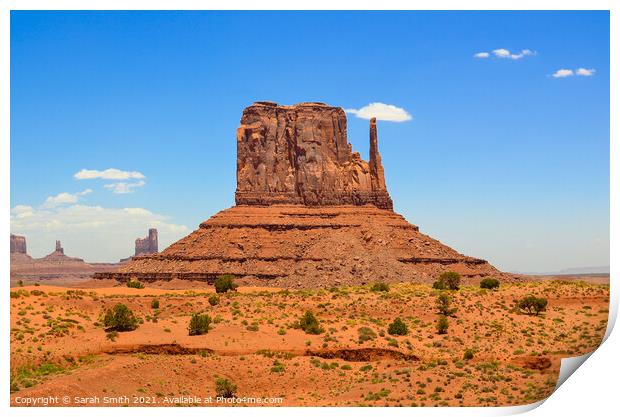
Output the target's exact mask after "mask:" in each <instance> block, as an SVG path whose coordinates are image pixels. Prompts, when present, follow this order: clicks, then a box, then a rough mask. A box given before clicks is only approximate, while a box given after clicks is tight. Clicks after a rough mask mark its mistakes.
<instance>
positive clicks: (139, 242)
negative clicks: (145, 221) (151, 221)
mask: <svg viewBox="0 0 620 417" xmlns="http://www.w3.org/2000/svg"><path fill="white" fill-rule="evenodd" d="M157 252H159V247H158V236H157V229H154V228H151V229H149V232H148V235H147V236H146V237H144V238H137V239H136V243H135V249H134V256H139V255H148V254H151V253H157ZM132 258H133V257H132V256H130V257H128V258H123V259H121V260H120V261H119V262H121V263H124V262H129V261H130V260H131V259H132Z"/></svg>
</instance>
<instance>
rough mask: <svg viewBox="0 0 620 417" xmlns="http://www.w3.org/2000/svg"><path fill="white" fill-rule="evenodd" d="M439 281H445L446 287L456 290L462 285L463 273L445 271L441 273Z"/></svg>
mask: <svg viewBox="0 0 620 417" xmlns="http://www.w3.org/2000/svg"><path fill="white" fill-rule="evenodd" d="M439 281H440V282H443V284H444V286H445V288H446V289H448V290H453V291H456V290H458V289H459V286H460V285H461V275H460V274H459V273H458V272H453V271H449V272H444V273H443V274H441V275H439Z"/></svg>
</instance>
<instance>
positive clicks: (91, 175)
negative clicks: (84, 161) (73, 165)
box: [73, 168, 146, 180]
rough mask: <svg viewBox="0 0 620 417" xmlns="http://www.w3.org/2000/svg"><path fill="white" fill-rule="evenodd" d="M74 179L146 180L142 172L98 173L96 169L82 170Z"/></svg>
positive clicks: (117, 170)
mask: <svg viewBox="0 0 620 417" xmlns="http://www.w3.org/2000/svg"><path fill="white" fill-rule="evenodd" d="M73 177H74V178H75V179H76V180H93V179H97V178H100V179H104V180H129V179H138V180H140V179H144V178H146V177H145V176H144V174H142V173H141V172H138V171H121V170H120V169H116V168H108V169H106V170H103V171H98V170H96V169H82V170H80V171H79V172H76V173H75V174H74V175H73Z"/></svg>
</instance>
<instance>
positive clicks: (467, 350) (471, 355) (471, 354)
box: [463, 349, 474, 361]
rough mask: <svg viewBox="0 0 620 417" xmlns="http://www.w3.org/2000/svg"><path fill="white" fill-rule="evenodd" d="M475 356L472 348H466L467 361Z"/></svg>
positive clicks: (465, 357)
mask: <svg viewBox="0 0 620 417" xmlns="http://www.w3.org/2000/svg"><path fill="white" fill-rule="evenodd" d="M473 358H474V351H473V350H472V349H465V353H463V359H465V360H466V361H468V360H470V359H473Z"/></svg>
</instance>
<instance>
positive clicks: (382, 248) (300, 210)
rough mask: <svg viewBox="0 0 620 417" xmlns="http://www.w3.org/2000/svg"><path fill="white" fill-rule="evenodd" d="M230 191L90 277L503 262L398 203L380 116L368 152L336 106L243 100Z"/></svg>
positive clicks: (322, 281)
mask: <svg viewBox="0 0 620 417" xmlns="http://www.w3.org/2000/svg"><path fill="white" fill-rule="evenodd" d="M235 199H236V203H237V204H236V206H235V207H232V208H229V209H226V210H223V211H221V212H219V213H217V214H216V215H214V216H213V217H211V218H210V219H208V220H207V221H205V222H204V223H202V224H201V225H200V227H199V228H198V230H196V231H194V232H193V233H191V234H190V235H188V236H186V237H185V238H183V239H181V240H179V241H178V242H176V243H174V244H172V245H171V246H170V247H168V248H167V249H165V250H164V251H163V252H161V253H157V254H150V255H139V256H135V257H134V258H133V259H132V260H131V261H130V262H128V263H127V264H125V265H124V266H122V267H121V268H120V269H119V270H118V271H117V272H113V273H100V274H96V276H95V277H96V278H101V279H105V278H113V279H117V280H119V281H125V280H128V279H138V280H141V281H144V282H149V281H155V280H172V279H193V280H201V281H207V282H212V281H213V280H214V279H215V278H216V277H217V276H218V275H221V274H232V275H235V276H236V277H238V278H239V279H240V280H241V281H242V283H246V284H253V285H267V286H279V287H330V286H334V285H345V284H363V283H368V282H373V281H378V280H383V281H387V282H396V281H414V282H429V281H431V280H434V279H435V278H436V276H437V274H438V273H440V272H442V271H446V270H453V271H457V272H459V273H461V274H462V275H464V276H465V277H467V279H470V280H471V279H477V278H479V277H482V276H486V275H490V274H492V275H496V276H497V275H500V274H501V273H500V272H499V271H497V270H496V269H495V268H494V267H493V266H491V265H490V264H489V263H488V262H487V261H485V260H482V259H476V258H471V257H468V256H464V255H461V254H460V253H458V252H457V251H455V250H453V249H451V248H449V247H447V246H445V245H443V244H442V243H440V242H439V241H437V240H435V239H432V238H431V237H429V236H427V235H424V234H422V233H420V231H419V230H418V227H417V226H414V225H411V224H410V223H408V222H407V221H406V220H405V219H404V218H403V217H402V216H401V215H399V214H397V213H394V212H393V210H392V200H391V198H390V196H389V194H388V192H387V189H386V185H385V176H384V170H383V165H382V163H381V156H380V155H379V149H378V139H377V125H376V121H375V120H374V119H372V120H371V121H370V158H369V161H368V162H366V161H364V160H362V159H361V157H360V155H359V153H357V152H352V149H351V145H350V144H349V143H348V140H347V125H346V117H345V113H344V111H343V110H342V109H341V108H337V107H330V106H327V105H325V104H322V103H301V104H297V105H294V106H279V105H277V104H275V103H271V102H259V103H255V104H253V105H252V106H250V107H248V108H246V109H245V110H244V112H243V116H242V118H241V126H240V127H239V129H238V130H237V190H236V194H235Z"/></svg>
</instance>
